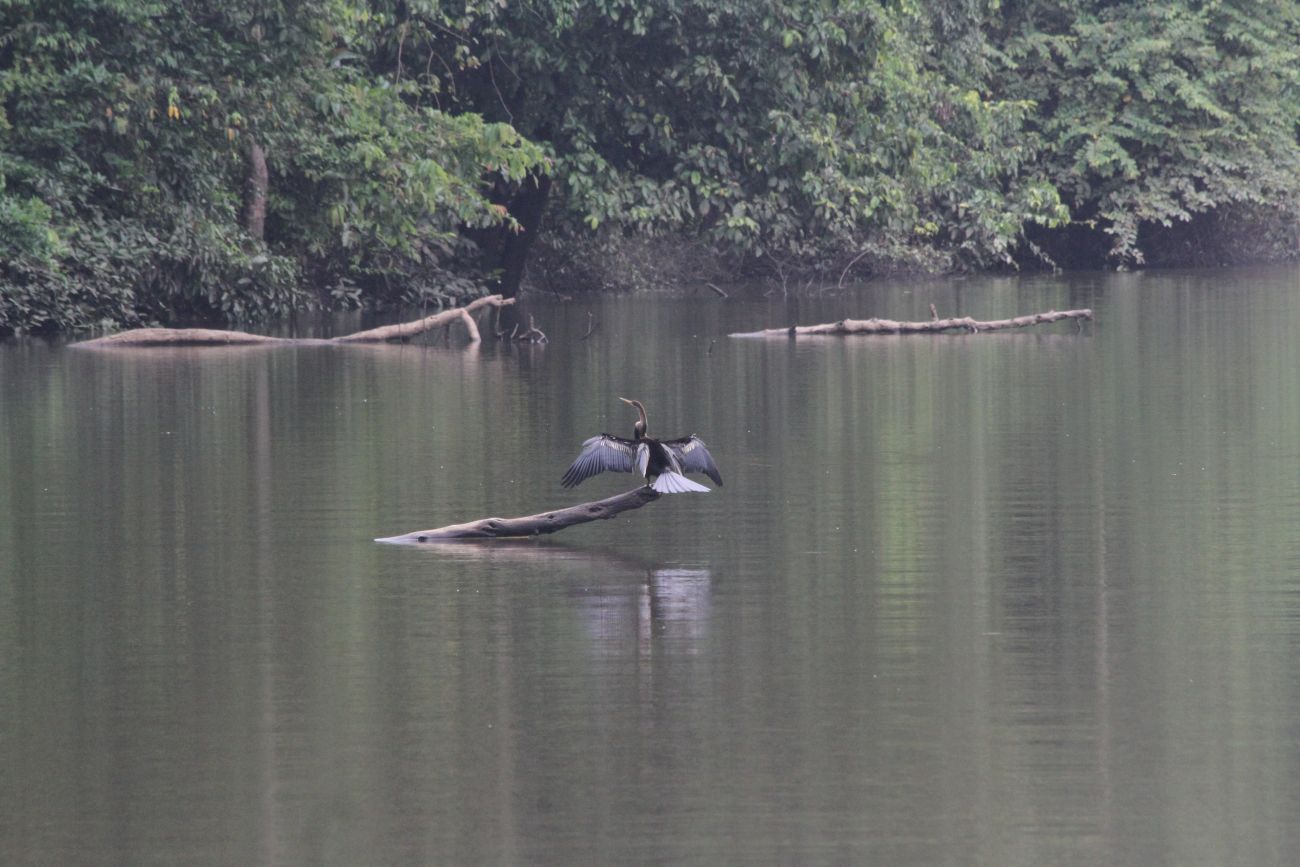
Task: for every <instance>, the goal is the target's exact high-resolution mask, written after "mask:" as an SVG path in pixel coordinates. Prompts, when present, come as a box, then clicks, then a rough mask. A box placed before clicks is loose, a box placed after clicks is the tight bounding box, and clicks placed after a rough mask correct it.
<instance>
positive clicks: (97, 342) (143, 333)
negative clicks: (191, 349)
mask: <svg viewBox="0 0 1300 867" xmlns="http://www.w3.org/2000/svg"><path fill="white" fill-rule="evenodd" d="M514 303H515V299H513V298H502V297H501V296H500V295H487V296H485V297H483V298H477V299H475V300H474V301H471V302H470V303H469V304H467V305H465V306H464V307H455V308H452V309H451V310H443V311H442V312H441V313H435V314H433V315H432V316H426V317H424V318H423V319H417V320H415V321H413V322H401V323H398V324H396V325H385V326H383V327H380V328H371V329H369V330H368V331H359V332H357V333H356V334H347V335H344V336H342V337H334V338H330V339H325V340H322V339H317V338H294V337H267V336H265V335H262V334H248V333H246V332H243V331H220V330H216V329H211V328H134V329H132V330H130V331H120V332H118V333H117V334H110V335H108V336H107V337H97V338H95V339H94V340H83V341H82V342H80V343H76V344H73V345H74V346H89V347H95V348H100V347H110V346H250V345H265V344H281V343H295V344H299V345H302V344H309V345H322V344H337V343H391V342H393V341H398V340H409V339H411V338H412V337H415V336H416V335H418V334H423V333H424V332H426V331H430V330H432V329H434V328H438V327H439V326H444V325H445V326H450V325H452V324H453V323H455V322H460V323H461V324H463V325H464V326H465V331H466V333H467V334H468V336H469V339H470V342H471V343H476V342H478V341H479V340H480V336H479V331H478V324H477V323H476V322H475V321H474V317H473V316H471V315H470V314H471V313H473V312H474V311H475V310H478V309H479V308H481V307H486V306H488V305H491V306H493V307H498V308H500V307H504V306H506V305H508V304H514Z"/></svg>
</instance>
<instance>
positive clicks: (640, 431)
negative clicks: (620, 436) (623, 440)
mask: <svg viewBox="0 0 1300 867" xmlns="http://www.w3.org/2000/svg"><path fill="white" fill-rule="evenodd" d="M632 405H633V406H634V407H636V412H637V415H638V416H639V418H637V420H636V424H635V425H633V426H632V433H633V434H634V435H635V436H634V439H638V440H639V439H641V438H642V437H644V436H645V431H646V419H645V407H644V406H642V405H641V402H640V401H636V400H634V401H632Z"/></svg>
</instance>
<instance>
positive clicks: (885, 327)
mask: <svg viewBox="0 0 1300 867" xmlns="http://www.w3.org/2000/svg"><path fill="white" fill-rule="evenodd" d="M930 315H931V317H932V318H931V319H930V320H929V321H926V322H898V321H895V320H893V319H841V320H840V321H839V322H825V323H822V324H820V325H791V326H790V327H788V328H765V329H763V330H762V331H744V332H738V333H735V334H730V335H728V336H729V337H799V336H805V335H848V334H868V335H871V334H937V333H939V332H943V331H964V332H966V333H968V334H975V333H977V332H981V331H1002V330H1004V329H1007V328H1024V327H1026V326H1028V325H1042V324H1043V323H1046V322H1059V321H1061V320H1062V319H1073V320H1075V321H1078V322H1082V321H1083V320H1085V319H1086V320H1091V319H1092V311H1091V310H1088V309H1083V310H1061V311H1057V310H1052V311H1049V312H1047V313H1030V314H1028V315H1026V316H1016V317H1014V318H1012V319H993V320H988V321H981V320H978V319H972V318H971V317H969V316H958V317H953V318H950V319H940V318H938V314H937V312H936V311H935V310H934V307H933V305H931V308H930Z"/></svg>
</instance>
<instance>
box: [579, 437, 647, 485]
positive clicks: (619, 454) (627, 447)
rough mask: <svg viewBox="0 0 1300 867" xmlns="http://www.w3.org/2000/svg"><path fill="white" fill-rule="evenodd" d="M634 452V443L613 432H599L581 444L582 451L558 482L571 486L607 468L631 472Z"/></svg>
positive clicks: (612, 470) (616, 471)
mask: <svg viewBox="0 0 1300 867" xmlns="http://www.w3.org/2000/svg"><path fill="white" fill-rule="evenodd" d="M635 454H636V443H634V442H632V441H631V440H625V439H623V438H622V437H616V436H614V435H613V434H601V435H600V436H598V437H592V438H591V439H589V440H587V441H586V442H585V443H583V444H582V451H581V452H579V453H578V457H577V458H575V459H574V461H573V464H572V465H571V466H570V467H569V469H568V470H567V471H566V472H565V473H564V478H563V479H561V480H560V484H562V485H564V487H566V488H572V487H573V486H574V485H576V484H578V483H579V482H581V481H582V480H583V479H588V478H591V477H592V476H594V475H596V474H597V473H603V472H604V471H605V470H609V471H611V472H615V473H630V472H632V459H633V456H634V455H635Z"/></svg>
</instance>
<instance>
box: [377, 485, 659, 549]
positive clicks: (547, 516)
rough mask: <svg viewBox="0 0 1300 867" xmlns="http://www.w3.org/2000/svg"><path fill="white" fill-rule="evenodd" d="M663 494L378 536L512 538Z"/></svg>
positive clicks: (640, 493)
mask: <svg viewBox="0 0 1300 867" xmlns="http://www.w3.org/2000/svg"><path fill="white" fill-rule="evenodd" d="M662 496H663V494H661V493H659V492H658V491H656V490H655V489H654V488H652V487H650V486H649V485H643V486H642V487H639V488H637V489H635V490H632V491H628V492H627V493H625V494H618V495H616V496H613V497H606V498H605V499H603V500H597V501H595V502H592V503H582V504H580V505H577V506H569V507H568V508H564V509H556V510H555V511H553V512H541V513H539V514H536V515H527V516H525V517H522V518H480V519H479V520H477V521H470V522H468V523H465V524H449V525H448V526H446V527H438V528H437V529H433V530H418V531H416V532H414V533H406V534H404V535H401V536H389V537H387V538H384V539H376V540H375V541H376V542H390V543H392V544H410V543H419V542H446V541H448V540H450V539H511V538H521V537H527V536H541V535H544V534H547V533H555V532H557V531H559V530H563V529H564V528H566V527H572V526H574V525H576V524H585V523H587V522H588V521H603V520H606V519H609V518H612V517H614V516H615V515H618V514H621V513H623V512H627V511H630V510H632V509H639V508H641V507H642V506H645V505H649V504H650V503H653V502H654V501H655V500H657V499H659V498H660V497H662Z"/></svg>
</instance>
